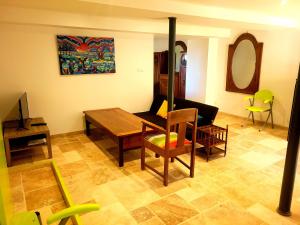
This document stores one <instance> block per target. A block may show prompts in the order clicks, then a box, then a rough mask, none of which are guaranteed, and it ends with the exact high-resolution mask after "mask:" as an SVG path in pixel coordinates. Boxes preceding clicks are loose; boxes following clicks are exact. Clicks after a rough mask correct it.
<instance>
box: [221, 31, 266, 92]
mask: <svg viewBox="0 0 300 225" xmlns="http://www.w3.org/2000/svg"><path fill="white" fill-rule="evenodd" d="M262 49H263V43H261V42H257V41H256V39H255V37H254V36H253V35H252V34H249V33H244V34H241V35H240V36H239V37H238V38H237V39H236V41H235V42H234V44H231V45H229V49H228V61H227V77H226V91H231V92H239V93H245V94H254V93H255V92H257V91H258V88H259V76H260V65H261V57H262Z"/></svg>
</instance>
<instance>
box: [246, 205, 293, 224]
mask: <svg viewBox="0 0 300 225" xmlns="http://www.w3.org/2000/svg"><path fill="white" fill-rule="evenodd" d="M247 211H248V212H250V213H251V214H252V215H254V216H256V217H257V218H259V219H261V220H262V221H264V222H265V223H267V224H270V225H283V224H284V225H295V223H292V222H290V221H289V220H288V219H287V218H286V217H283V216H280V215H279V214H278V213H277V212H276V211H272V210H270V209H268V208H266V207H264V206H263V205H261V204H259V203H257V204H254V205H252V206H251V207H249V208H248V209H247Z"/></svg>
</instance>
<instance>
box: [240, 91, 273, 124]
mask: <svg viewBox="0 0 300 225" xmlns="http://www.w3.org/2000/svg"><path fill="white" fill-rule="evenodd" d="M245 99H246V100H247V99H248V100H249V102H250V105H249V106H246V110H248V111H249V115H248V118H249V117H250V115H251V116H252V122H253V124H254V113H255V112H260V113H261V112H269V114H268V117H267V119H266V121H265V123H264V125H263V126H262V128H264V127H265V126H266V124H267V122H268V120H269V118H270V117H271V124H272V128H274V124H273V112H272V109H273V102H274V95H273V93H272V92H271V91H269V90H261V91H258V92H256V93H255V94H254V95H253V96H247V97H246V98H245ZM258 102H260V103H261V104H262V105H259V106H257V103H258ZM260 130H261V129H260Z"/></svg>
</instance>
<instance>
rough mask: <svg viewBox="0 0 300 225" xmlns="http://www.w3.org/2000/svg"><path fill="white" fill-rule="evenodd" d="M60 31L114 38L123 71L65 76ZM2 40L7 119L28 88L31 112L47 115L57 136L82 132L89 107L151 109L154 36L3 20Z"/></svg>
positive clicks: (3, 111) (3, 108) (1, 79)
mask: <svg viewBox="0 0 300 225" xmlns="http://www.w3.org/2000/svg"><path fill="white" fill-rule="evenodd" d="M57 34H64V35H83V36H96V37H101V36H106V37H114V38H115V58H116V71H117V72H116V73H115V74H94V75H79V76H78V75H76V76H75V75H74V76H61V75H60V74H59V65H58V55H57V46H56V35H57ZM0 41H1V43H3V44H2V46H1V54H0V62H1V67H0V74H1V76H0V84H1V88H0V96H1V97H0V103H1V117H2V118H3V117H4V116H5V115H6V114H7V113H8V111H9V110H10V109H11V108H12V106H13V105H14V104H15V103H16V101H17V98H18V96H19V95H20V94H21V93H22V92H23V91H27V94H28V101H29V110H30V116H31V117H38V116H42V117H44V118H45V120H46V122H47V123H48V125H49V127H50V131H51V134H57V133H65V132H71V131H76V130H82V129H83V118H82V116H83V114H82V111H84V110H89V109H101V108H108V107H121V108H123V109H125V110H128V111H129V112H138V111H143V110H147V109H149V107H150V104H151V101H152V94H153V93H152V92H153V36H152V35H151V34H139V33H124V32H108V31H100V30H87V29H69V28H59V27H46V26H43V27H42V26H30V25H12V24H1V29H0ZM139 46H142V48H141V47H139Z"/></svg>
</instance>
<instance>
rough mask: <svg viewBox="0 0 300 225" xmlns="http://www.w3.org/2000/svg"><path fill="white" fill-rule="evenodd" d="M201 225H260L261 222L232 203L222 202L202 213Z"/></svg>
mask: <svg viewBox="0 0 300 225" xmlns="http://www.w3.org/2000/svg"><path fill="white" fill-rule="evenodd" d="M202 219H203V224H218V225H231V224H232V223H233V222H234V223H235V224H239V225H261V224H262V223H263V221H262V220H260V219H258V218H256V217H255V216H253V215H251V214H250V213H248V212H247V211H246V210H245V209H243V208H242V207H239V206H238V205H235V204H234V203H232V202H229V201H228V202H224V203H221V204H219V205H216V206H215V207H213V208H211V209H210V210H208V211H206V212H204V213H203V217H202Z"/></svg>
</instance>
